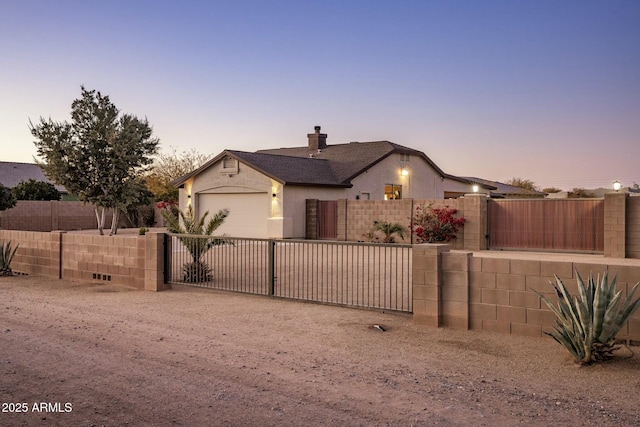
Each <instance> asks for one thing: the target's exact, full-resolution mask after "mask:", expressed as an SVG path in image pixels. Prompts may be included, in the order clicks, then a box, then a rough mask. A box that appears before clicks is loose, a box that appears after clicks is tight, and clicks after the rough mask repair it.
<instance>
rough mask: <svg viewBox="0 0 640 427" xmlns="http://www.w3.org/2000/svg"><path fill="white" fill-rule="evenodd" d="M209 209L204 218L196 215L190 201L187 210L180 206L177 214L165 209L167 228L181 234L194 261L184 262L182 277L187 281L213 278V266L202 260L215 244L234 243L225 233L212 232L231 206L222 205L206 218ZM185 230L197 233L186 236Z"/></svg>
mask: <svg viewBox="0 0 640 427" xmlns="http://www.w3.org/2000/svg"><path fill="white" fill-rule="evenodd" d="M208 215H209V212H208V211H207V212H205V213H204V215H202V217H201V218H199V217H197V216H195V215H194V212H193V207H192V206H191V205H189V207H188V208H187V212H186V213H185V212H183V211H182V210H178V216H175V215H173V214H172V213H171V212H169V211H168V210H164V211H162V216H164V219H165V220H166V222H167V230H169V232H170V233H174V234H178V236H177V237H178V239H179V240H180V241H181V242H182V244H183V245H184V247H185V248H186V249H187V251H188V252H189V254H190V255H191V258H192V262H190V263H186V264H185V265H183V266H182V273H183V278H184V280H185V281H187V282H206V281H209V280H211V279H212V274H211V267H209V265H208V264H207V263H205V262H203V261H202V256H203V255H204V254H205V253H206V252H207V251H208V250H209V249H211V247H213V246H217V245H226V244H232V242H231V241H230V240H228V239H227V238H225V236H213V235H212V234H213V232H214V231H216V230H217V229H218V227H220V226H221V225H222V224H223V223H224V221H225V219H226V218H227V216H229V210H228V209H220V210H219V211H218V213H216V214H215V215H214V216H213V217H211V218H210V219H209V221H207V216H208ZM185 234H189V235H193V236H194V237H188V236H185Z"/></svg>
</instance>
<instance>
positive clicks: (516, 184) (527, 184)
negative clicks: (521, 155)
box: [506, 178, 538, 191]
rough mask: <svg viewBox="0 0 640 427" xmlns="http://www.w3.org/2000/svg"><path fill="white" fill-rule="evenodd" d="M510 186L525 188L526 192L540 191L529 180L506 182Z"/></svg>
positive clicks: (512, 179)
mask: <svg viewBox="0 0 640 427" xmlns="http://www.w3.org/2000/svg"><path fill="white" fill-rule="evenodd" d="M506 184H508V185H513V186H514V187H518V188H524V189H525V190H531V191H538V187H536V184H535V183H534V182H533V181H531V180H529V179H522V178H511V179H510V180H509V181H507V182H506Z"/></svg>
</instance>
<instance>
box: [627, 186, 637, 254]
mask: <svg viewBox="0 0 640 427" xmlns="http://www.w3.org/2000/svg"><path fill="white" fill-rule="evenodd" d="M626 209H627V216H626V226H627V230H626V233H625V239H626V250H625V255H626V256H627V258H640V197H629V198H627V200H626Z"/></svg>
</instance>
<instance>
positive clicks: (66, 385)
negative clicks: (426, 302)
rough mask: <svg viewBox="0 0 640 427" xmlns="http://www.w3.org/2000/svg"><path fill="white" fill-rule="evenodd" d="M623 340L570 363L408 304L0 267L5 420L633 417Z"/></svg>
mask: <svg viewBox="0 0 640 427" xmlns="http://www.w3.org/2000/svg"><path fill="white" fill-rule="evenodd" d="M376 324H377V325H382V326H383V327H384V328H385V329H386V331H384V332H382V331H380V330H379V329H376V328H374V327H373V325H376ZM632 349H633V350H635V351H636V353H640V348H638V347H632ZM629 355H630V353H629V352H628V351H627V350H626V349H622V350H620V352H619V357H618V358H617V359H616V360H612V361H610V362H607V363H604V364H600V365H594V366H587V367H579V366H576V365H575V364H574V363H573V362H572V360H571V358H570V357H569V355H568V353H567V352H566V351H565V350H564V349H563V348H561V347H560V346H559V345H558V344H556V343H555V342H554V341H553V340H552V339H551V338H549V337H544V338H524V337H516V336H505V335H495V334H490V333H486V332H482V333H479V332H474V331H452V330H446V329H430V328H425V327H420V326H416V325H414V324H413V323H412V321H411V317H410V315H401V314H389V313H381V312H376V311H367V310H355V309H347V308H340V307H332V306H322V305H315V304H304V303H299V302H292V301H286V300H278V299H270V298H267V297H260V296H254V295H245V294H235V293H225V292H221V291H214V290H207V289H200V288H190V287H184V286H175V285H174V288H173V290H170V291H166V292H160V293H152V292H145V291H137V290H132V289H129V288H125V287H118V286H114V285H112V284H96V283H74V282H67V281H62V280H52V279H46V278H38V277H31V276H17V277H0V402H1V403H2V412H1V413H0V425H3V426H5V425H6V426H53V425H61V426H91V425H96V426H103V425H104V426H123V425H135V426H209V425H210V426H301V425H304V426H316V425H317V426H321V425H322V426H332V425H335V426H341V427H343V426H376V425H377V426H411V425H415V426H426V425H443V426H458V425H459V426H468V425H478V426H483V425H486V426H513V425H534V426H538V425H541V426H545V425H554V426H621V425H623V426H631V425H640V407H639V405H638V402H639V398H638V396H639V395H640V357H639V356H638V354H636V355H635V356H633V357H628V356H629Z"/></svg>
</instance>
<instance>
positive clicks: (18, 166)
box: [0, 161, 68, 199]
mask: <svg viewBox="0 0 640 427" xmlns="http://www.w3.org/2000/svg"><path fill="white" fill-rule="evenodd" d="M29 179H33V180H35V181H44V182H48V183H50V184H53V185H54V187H56V190H58V192H59V193H60V195H61V196H62V197H63V199H64V198H65V196H67V195H68V192H67V189H66V188H64V187H63V186H62V185H56V184H54V183H53V182H51V180H50V179H49V178H47V176H46V175H45V174H44V172H43V171H42V169H41V168H40V166H38V165H37V164H36V163H18V162H2V161H0V184H2V185H4V186H5V187H7V188H13V187H15V186H16V185H18V184H19V183H20V182H21V181H28V180H29Z"/></svg>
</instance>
